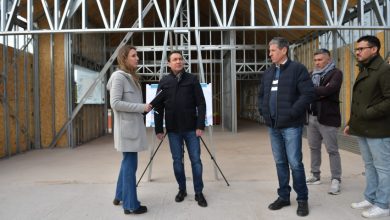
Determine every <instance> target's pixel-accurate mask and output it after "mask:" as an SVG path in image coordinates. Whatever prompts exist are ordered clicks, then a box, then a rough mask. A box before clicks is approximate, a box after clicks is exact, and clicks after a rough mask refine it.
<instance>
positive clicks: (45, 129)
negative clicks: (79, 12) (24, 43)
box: [39, 34, 68, 147]
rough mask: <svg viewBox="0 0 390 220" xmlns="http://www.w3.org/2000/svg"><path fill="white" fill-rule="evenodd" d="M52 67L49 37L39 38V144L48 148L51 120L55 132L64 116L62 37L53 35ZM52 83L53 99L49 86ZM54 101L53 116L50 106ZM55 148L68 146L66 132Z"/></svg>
mask: <svg viewBox="0 0 390 220" xmlns="http://www.w3.org/2000/svg"><path fill="white" fill-rule="evenodd" d="M53 40H54V44H53V45H54V48H53V57H54V65H53V67H52V65H51V57H50V56H51V48H50V35H40V36H39V57H40V59H39V72H40V110H41V144H42V147H48V146H49V145H50V143H51V142H52V140H53V138H54V136H55V134H53V124H52V122H53V120H54V122H55V132H58V131H59V130H60V128H61V127H62V126H63V124H64V123H65V120H66V118H67V116H66V91H65V88H66V82H65V66H64V63H65V61H64V35H62V34H56V35H53ZM52 68H54V82H52V80H51V69H52ZM52 83H54V98H53V97H52V94H53V91H52V86H51V84H52ZM53 99H54V106H55V107H54V108H55V109H54V116H53V114H52V112H53V109H52V104H53ZM57 146H60V147H66V146H68V141H67V132H65V133H64V135H63V136H62V137H61V138H60V139H59V141H58V142H57Z"/></svg>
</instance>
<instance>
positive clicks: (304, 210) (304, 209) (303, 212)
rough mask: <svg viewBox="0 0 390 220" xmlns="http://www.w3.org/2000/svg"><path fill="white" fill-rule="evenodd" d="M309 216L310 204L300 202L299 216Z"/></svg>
mask: <svg viewBox="0 0 390 220" xmlns="http://www.w3.org/2000/svg"><path fill="white" fill-rule="evenodd" d="M308 214H309V204H308V203H307V201H298V209H297V215H298V216H307V215H308Z"/></svg>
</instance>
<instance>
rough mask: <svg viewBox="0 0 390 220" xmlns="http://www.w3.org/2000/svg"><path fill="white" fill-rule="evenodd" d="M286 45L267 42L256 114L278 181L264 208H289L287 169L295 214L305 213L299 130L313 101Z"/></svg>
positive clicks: (281, 41) (280, 40)
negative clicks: (264, 128)
mask: <svg viewBox="0 0 390 220" xmlns="http://www.w3.org/2000/svg"><path fill="white" fill-rule="evenodd" d="M288 47H289V43H288V41H287V40H286V39H284V38H281V37H276V38H273V39H272V40H271V41H270V43H269V55H270V57H271V60H272V63H273V65H272V66H271V67H270V68H268V69H267V70H266V71H265V72H264V75H263V78H262V81H261V84H260V90H259V111H260V114H261V115H262V116H263V118H264V120H265V123H266V125H267V126H268V127H269V129H268V130H269V134H270V139H271V147H272V153H273V156H274V160H275V163H276V170H277V174H278V179H279V189H278V195H279V197H278V199H277V200H275V201H274V202H273V203H271V204H270V205H269V206H268V208H269V209H271V210H278V209H281V208H282V207H284V206H288V205H290V191H291V187H290V185H289V180H290V170H289V168H291V171H292V177H293V188H294V190H295V192H296V193H297V194H298V196H297V201H298V209H297V215H299V216H306V215H308V214H309V207H308V190H307V185H306V177H305V169H304V166H303V163H302V127H303V124H304V122H305V118H306V110H307V107H308V105H309V103H310V102H311V101H312V100H313V98H314V88H313V83H312V82H311V80H310V77H309V73H308V72H307V69H306V67H305V66H303V65H302V64H300V63H298V62H294V61H292V60H290V59H289V58H288V56H287V54H288Z"/></svg>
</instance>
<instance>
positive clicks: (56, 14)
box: [0, 0, 390, 35]
mask: <svg viewBox="0 0 390 220" xmlns="http://www.w3.org/2000/svg"><path fill="white" fill-rule="evenodd" d="M263 1H264V2H265V4H256V3H257V2H259V1H256V0H250V4H247V1H240V0H235V1H234V4H233V7H232V9H231V11H230V14H229V13H228V9H227V5H228V2H230V1H228V0H222V10H218V9H217V6H216V3H215V1H214V0H209V1H208V3H209V4H210V5H211V6H212V14H210V15H212V16H214V17H215V20H216V22H215V23H216V25H211V26H210V25H207V26H206V25H200V23H199V22H198V21H197V20H196V19H195V22H192V23H188V24H186V26H182V27H178V26H180V18H183V16H179V15H180V11H181V9H182V5H185V4H186V2H185V0H178V2H177V4H175V5H172V4H170V1H157V0H154V1H152V2H153V7H154V9H155V10H156V11H157V14H158V17H159V21H160V27H145V26H144V19H145V18H143V17H142V11H144V10H145V6H144V5H143V4H142V0H138V21H139V22H138V25H137V26H135V27H123V26H122V25H121V24H122V22H123V18H124V17H127V16H134V14H131V15H126V14H125V12H124V11H125V10H124V7H125V5H126V3H127V0H122V1H119V0H110V7H109V8H103V7H102V3H101V0H96V3H97V5H98V6H99V11H98V13H97V16H100V17H101V19H102V20H103V26H101V27H92V26H89V23H88V9H89V8H88V7H87V6H88V4H87V1H86V0H68V1H65V2H66V3H65V7H63V8H64V9H61V7H60V3H61V2H62V3H64V1H61V0H53V2H54V4H53V6H51V7H49V5H48V3H47V0H41V1H40V2H39V1H33V0H27V5H26V6H25V7H23V13H24V14H26V15H27V17H26V18H25V19H26V21H25V22H23V23H25V26H26V28H25V30H12V29H11V27H12V25H13V24H14V23H15V22H18V21H19V22H20V19H19V18H18V17H17V15H19V14H21V12H22V11H21V9H20V8H21V7H19V6H20V2H21V0H4V1H1V2H2V3H1V16H0V35H14V34H35V33H36V34H43V33H91V32H99V33H101V32H110V33H113V32H165V31H183V30H184V31H202V30H203V31H209V30H213V31H218V30H219V31H227V30H269V29H280V30H286V29H294V30H298V29H299V30H308V29H313V30H335V29H337V30H340V29H359V30H361V29H370V30H372V29H380V30H382V29H390V16H386V10H388V9H386V8H385V9H383V8H381V5H384V6H386V7H387V8H388V7H389V1H390V0H371V1H367V0H358V1H357V8H355V9H356V11H357V16H358V18H359V21H360V23H359V24H350V25H344V21H345V19H347V18H346V16H345V15H346V12H347V10H353V9H349V8H347V6H348V3H349V2H350V1H349V0H343V1H342V4H341V5H342V6H341V9H340V10H339V11H338V9H337V7H331V6H329V5H328V3H327V1H326V0H319V2H320V4H321V8H322V12H323V13H324V15H325V18H324V19H325V20H324V21H323V22H322V23H323V25H314V26H313V25H312V24H313V23H314V22H313V20H314V19H318V15H317V14H312V13H311V10H310V5H311V4H313V3H312V1H310V0H306V1H305V4H304V5H305V10H304V11H305V19H302V18H300V19H298V20H299V21H301V23H300V24H296V25H295V24H294V25H291V24H290V21H291V20H292V18H295V17H294V16H300V15H299V14H297V13H294V11H296V10H298V7H297V4H295V3H296V0H290V1H289V2H287V1H282V0H278V1H277V4H275V2H276V1H271V0H263ZM117 2H121V7H120V9H119V11H118V13H115V8H114V5H115V3H117ZM161 2H165V8H166V12H167V14H165V15H168V16H165V17H168V19H166V18H165V19H164V18H163V14H164V13H162V11H161V10H160V5H159V4H161ZM337 2H338V1H337V0H333V4H337ZM286 3H287V4H288V10H287V13H285V14H283V13H282V6H283V5H284V4H286ZM37 4H41V5H42V7H43V9H44V14H43V18H41V19H45V20H46V21H47V23H48V24H49V29H43V28H40V27H36V26H34V25H33V24H34V22H35V20H34V19H33V13H32V11H33V8H34V6H35V5H37ZM162 4H163V3H162ZM366 5H370V6H371V7H372V8H373V10H374V11H375V15H376V18H377V20H378V25H375V26H370V25H367V26H365V25H362V24H364V20H365V17H364V7H365V6H366ZM238 6H240V7H241V8H246V9H248V11H249V13H250V16H249V17H250V22H249V25H236V24H235V22H234V20H235V16H236V9H237V8H238ZM260 6H261V7H264V10H262V11H268V16H269V19H267V20H269V21H270V23H265V24H257V23H256V16H257V15H256V13H255V9H256V7H260ZM275 9H276V10H275ZM78 10H81V12H82V13H81V14H82V15H81V22H82V25H81V28H72V27H70V26H67V25H65V24H66V22H67V21H68V20H69V19H71V18H72V16H73V15H74V14H75V12H76V11H78ZM202 10H207V8H206V9H204V8H199V7H198V0H194V16H195V17H196V18H199V16H200V15H201V13H200V12H201V11H202ZM299 10H302V9H299ZM171 11H173V12H174V14H173V17H172V19H171V18H170V17H171V16H170V14H169V12H171ZM207 13H208V12H207ZM106 14H109V15H110V16H109V17H106ZM202 14H204V13H202ZM186 16H187V15H186ZM267 20H264V22H267ZM182 21H183V20H182Z"/></svg>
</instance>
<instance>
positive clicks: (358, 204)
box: [351, 200, 372, 209]
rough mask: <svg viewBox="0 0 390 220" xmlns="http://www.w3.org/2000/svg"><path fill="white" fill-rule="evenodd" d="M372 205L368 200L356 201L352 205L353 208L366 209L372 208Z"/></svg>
mask: <svg viewBox="0 0 390 220" xmlns="http://www.w3.org/2000/svg"><path fill="white" fill-rule="evenodd" d="M371 206H372V204H371V202H369V201H367V200H363V201H361V202H354V203H352V204H351V207H352V208H353V209H365V208H370V207H371Z"/></svg>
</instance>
